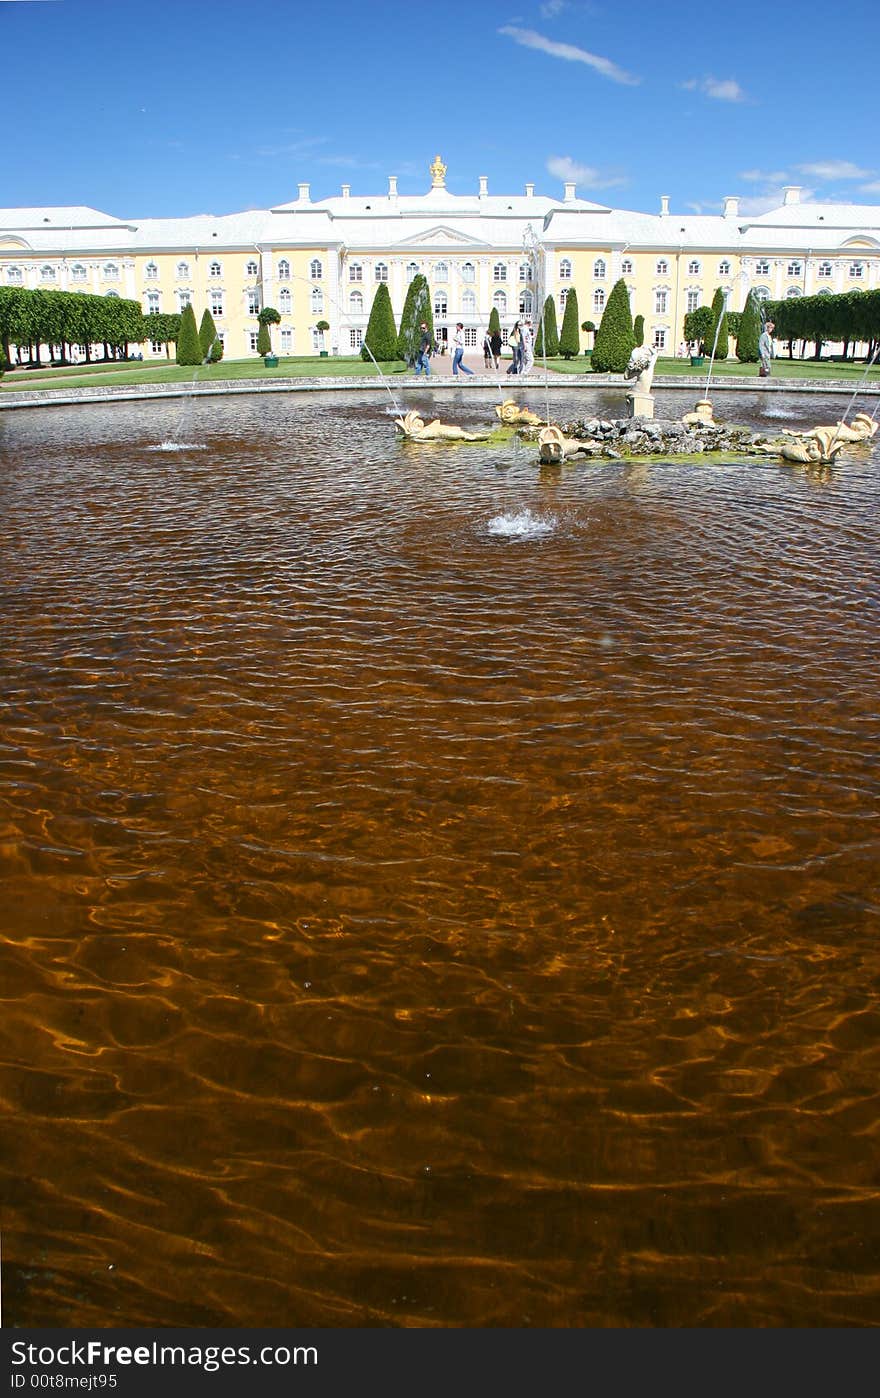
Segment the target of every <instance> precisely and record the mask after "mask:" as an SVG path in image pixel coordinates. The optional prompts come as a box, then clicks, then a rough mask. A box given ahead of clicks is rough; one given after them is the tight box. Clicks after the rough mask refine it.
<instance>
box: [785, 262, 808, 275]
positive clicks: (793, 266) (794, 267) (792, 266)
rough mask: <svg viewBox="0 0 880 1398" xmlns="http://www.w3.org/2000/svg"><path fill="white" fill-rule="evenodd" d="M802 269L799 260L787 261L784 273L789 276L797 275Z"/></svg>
mask: <svg viewBox="0 0 880 1398" xmlns="http://www.w3.org/2000/svg"><path fill="white" fill-rule="evenodd" d="M803 270H804V269H803V267H802V266H801V264H800V262H789V264H788V267H787V268H786V273H787V275H788V276H789V277H799V276H800V275H801V273H802V272H803Z"/></svg>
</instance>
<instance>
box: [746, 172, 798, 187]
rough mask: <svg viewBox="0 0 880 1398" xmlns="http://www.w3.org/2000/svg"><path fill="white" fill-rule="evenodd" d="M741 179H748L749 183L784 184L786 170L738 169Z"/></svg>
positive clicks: (786, 174)
mask: <svg viewBox="0 0 880 1398" xmlns="http://www.w3.org/2000/svg"><path fill="white" fill-rule="evenodd" d="M739 177H740V179H741V180H748V182H749V184H785V181H786V180H787V179H788V171H787V170H740V172H739Z"/></svg>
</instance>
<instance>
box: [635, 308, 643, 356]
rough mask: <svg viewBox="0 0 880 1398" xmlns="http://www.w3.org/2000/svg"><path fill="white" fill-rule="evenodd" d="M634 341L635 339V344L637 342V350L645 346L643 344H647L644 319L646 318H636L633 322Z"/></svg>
mask: <svg viewBox="0 0 880 1398" xmlns="http://www.w3.org/2000/svg"><path fill="white" fill-rule="evenodd" d="M633 339H634V340H635V342H636V348H637V349H638V347H639V346H640V345H643V344H644V343H645V317H644V316H636V318H635V320H634V321H633Z"/></svg>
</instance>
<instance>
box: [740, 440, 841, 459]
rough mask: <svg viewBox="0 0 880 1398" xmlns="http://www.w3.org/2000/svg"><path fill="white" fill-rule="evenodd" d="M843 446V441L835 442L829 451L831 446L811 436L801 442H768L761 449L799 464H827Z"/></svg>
mask: <svg viewBox="0 0 880 1398" xmlns="http://www.w3.org/2000/svg"><path fill="white" fill-rule="evenodd" d="M842 446H843V443H842V442H835V443H834V444H833V445H832V446H831V448H830V451H829V448H828V447H827V446H825V447H823V445H822V444H821V443H820V442H819V441H817V440H816V438H815V437H810V438H804V439H803V440H802V441H799V442H768V443H767V444H766V445H764V446H762V447H761V448H760V449H761V451H765V452H767V454H768V455H769V456H781V457H782V460H783V461H794V462H797V463H798V465H802V466H827V465H829V464H830V463H831V462H832V461H833V460H834V458H835V456H836V455H837V453H838V452H839V451H840V449H841V447H842Z"/></svg>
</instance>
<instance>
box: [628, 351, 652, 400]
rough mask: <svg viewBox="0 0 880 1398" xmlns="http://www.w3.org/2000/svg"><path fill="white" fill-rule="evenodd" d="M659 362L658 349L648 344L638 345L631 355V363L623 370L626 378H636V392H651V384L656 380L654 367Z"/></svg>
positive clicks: (634, 391) (634, 389)
mask: <svg viewBox="0 0 880 1398" xmlns="http://www.w3.org/2000/svg"><path fill="white" fill-rule="evenodd" d="M656 364H657V350H656V349H653V348H649V347H648V346H647V345H637V346H636V348H635V349H634V350H633V352H632V354H631V355H630V357H629V363H628V364H627V366H626V368H625V369H624V371H623V377H624V378H625V379H635V385H634V387H633V393H634V394H648V393H650V392H651V384H652V383H653V381H654V369H655V367H656Z"/></svg>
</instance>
